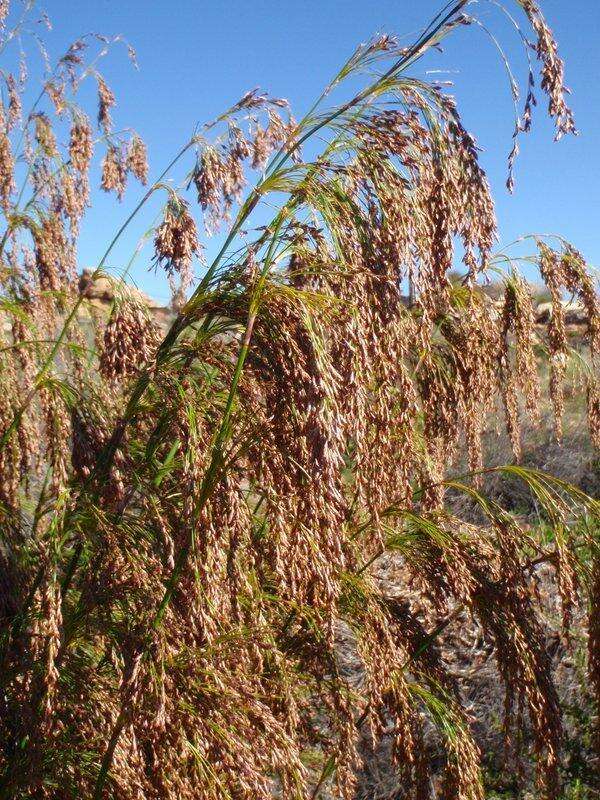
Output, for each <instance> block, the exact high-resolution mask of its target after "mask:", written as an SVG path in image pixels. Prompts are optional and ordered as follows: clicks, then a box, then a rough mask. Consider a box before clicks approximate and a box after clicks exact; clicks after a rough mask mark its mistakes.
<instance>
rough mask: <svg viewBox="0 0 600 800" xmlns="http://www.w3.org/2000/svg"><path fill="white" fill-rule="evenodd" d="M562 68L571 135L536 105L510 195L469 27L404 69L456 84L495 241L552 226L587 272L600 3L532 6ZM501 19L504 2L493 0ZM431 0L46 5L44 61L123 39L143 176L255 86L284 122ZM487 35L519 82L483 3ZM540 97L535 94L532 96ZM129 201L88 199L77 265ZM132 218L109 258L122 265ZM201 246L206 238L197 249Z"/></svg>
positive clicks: (96, 0)
mask: <svg viewBox="0 0 600 800" xmlns="http://www.w3.org/2000/svg"><path fill="white" fill-rule="evenodd" d="M540 1H541V5H542V7H543V9H544V11H545V13H546V17H547V18H548V20H549V22H550V24H551V26H552V27H553V29H554V31H555V33H556V36H557V38H558V41H559V44H560V46H561V53H562V55H563V57H564V59H565V61H566V77H567V83H568V85H569V86H570V87H571V88H572V90H573V96H572V106H573V108H574V111H575V117H576V121H577V124H578V127H579V128H580V130H581V135H580V136H579V137H578V138H577V139H573V138H568V139H564V140H562V141H561V142H559V143H557V144H555V143H554V142H553V141H552V140H553V131H552V126H551V124H550V123H549V122H548V120H547V119H546V118H545V113H544V112H545V103H544V104H543V105H542V102H540V107H539V108H538V113H537V117H536V119H535V121H534V123H535V124H534V128H533V131H532V132H531V134H529V136H527V137H522V139H521V149H522V153H521V156H520V159H519V161H518V164H517V187H516V193H515V195H513V196H510V195H508V194H507V192H506V190H505V188H504V182H505V178H506V154H507V152H508V150H509V149H510V143H511V142H510V137H511V132H512V126H513V117H512V105H511V100H510V95H509V90H508V85H507V81H506V77H505V73H504V70H503V66H502V64H501V61H500V59H499V58H498V56H497V54H496V52H495V50H494V48H493V46H492V45H491V43H490V42H489V40H488V39H487V38H486V37H485V35H484V34H483V33H482V32H481V31H479V30H476V29H474V28H467V29H463V30H460V31H458V32H457V34H454V35H453V36H452V37H450V38H449V39H448V40H446V44H445V46H444V51H445V52H444V54H443V55H441V56H437V55H436V56H435V57H434V58H433V59H430V60H429V61H428V62H427V64H426V65H423V66H419V67H418V68H417V69H418V71H419V74H420V75H421V76H423V75H424V73H425V69H426V68H435V69H437V68H445V69H448V70H449V71H450V74H449V75H448V77H449V78H451V79H452V80H453V81H454V83H455V88H454V89H453V92H454V93H455V94H456V96H457V98H458V101H459V107H460V109H461V110H462V114H463V118H464V119H465V121H466V124H467V127H469V129H470V130H471V131H472V132H474V133H475V134H476V136H477V139H478V141H479V144H480V146H481V147H482V148H483V149H484V152H483V154H482V161H483V164H484V166H485V168H486V169H487V171H488V174H489V177H490V180H491V182H492V186H493V189H494V192H495V196H496V199H497V211H498V220H499V227H500V235H501V241H502V242H508V241H511V240H512V239H514V238H516V237H517V236H519V235H520V234H523V233H529V232H559V233H561V234H562V235H564V236H566V237H567V238H569V239H571V240H572V241H573V242H574V243H575V244H576V246H578V247H579V248H580V249H581V250H582V251H583V252H584V254H585V255H586V256H587V257H588V259H589V260H590V261H592V262H593V263H595V264H597V265H598V264H600V224H599V223H600V157H599V152H598V151H599V145H600V70H599V67H598V42H599V40H600V3H597V2H596V0H569V2H566V1H565V0H540ZM505 2H506V5H507V7H509V8H511V10H513V11H514V9H515V5H516V4H515V3H513V2H512V0H505ZM441 5H442V2H441V0H420V1H418V2H415V0H405V1H404V2H402V0H380V1H379V2H369V1H368V0H346V2H342V0H303V2H286V1H285V0H283V1H282V0H279V1H278V0H252V2H250V1H249V0H230V1H229V2H223V1H221V2H218V1H217V0H203V1H201V0H170V1H169V0H162V1H161V0H126V2H123V0H86V2H84V3H76V2H72V0H47V2H46V8H47V11H48V13H49V15H50V17H51V19H52V20H53V22H54V30H53V32H52V33H50V34H48V43H49V47H50V50H51V53H52V55H59V54H60V52H61V50H62V48H64V46H65V45H66V44H67V43H68V42H69V41H71V40H72V39H74V38H76V37H77V36H78V35H79V34H81V33H82V32H87V31H99V32H102V33H105V34H116V33H121V34H123V35H124V36H125V37H126V38H127V39H128V40H129V41H130V42H131V44H132V45H133V46H134V47H135V49H136V51H137V54H138V60H139V65H140V69H139V71H135V70H133V69H131V68H130V67H129V64H128V62H127V59H126V57H125V55H124V53H123V52H122V51H121V52H115V54H114V55H113V56H111V57H109V58H108V59H107V60H106V62H105V66H104V68H103V72H104V73H105V75H106V77H107V79H108V81H109V83H110V85H111V86H112V87H113V89H114V90H115V92H116V94H117V98H118V107H117V109H115V113H114V117H115V120H116V123H117V126H124V125H132V126H134V127H135V128H136V129H137V130H138V131H139V132H140V134H141V135H142V137H143V138H144V140H145V141H146V142H147V143H148V147H149V154H150V159H151V165H152V167H153V169H152V173H153V174H157V172H158V171H160V169H161V168H162V166H164V165H165V163H166V162H167V161H168V160H169V158H170V156H171V155H172V154H173V153H174V152H175V150H176V149H177V148H178V147H179V146H180V145H181V143H182V142H184V141H185V140H186V138H187V137H188V136H189V134H190V131H191V130H192V128H193V126H194V125H195V123H196V122H197V121H204V120H207V119H210V118H212V117H214V116H215V115H216V114H218V113H219V112H220V111H221V110H223V109H224V108H226V107H227V106H228V105H229V104H231V102H233V101H235V100H236V99H238V98H239V97H240V96H241V95H242V94H243V93H244V92H245V91H246V90H247V89H250V88H253V87H255V86H260V87H261V88H263V89H265V90H267V91H269V93H271V94H273V95H275V96H283V97H286V98H288V99H289V101H290V102H291V104H292V108H293V109H294V112H295V114H296V116H297V117H299V116H301V114H302V112H303V111H304V110H306V109H307V107H308V106H309V104H310V101H311V99H313V98H314V97H315V95H317V94H318V93H319V91H320V89H321V88H322V87H323V85H324V84H325V83H326V82H327V80H328V78H329V77H330V76H331V75H332V74H333V73H334V72H335V71H336V69H337V67H338V66H339V65H340V63H341V62H342V61H343V60H344V59H345V58H346V57H347V55H348V54H349V52H351V51H352V50H353V48H354V47H355V46H356V44H357V43H358V42H360V41H365V40H366V39H368V38H369V37H370V36H371V35H372V34H374V33H378V32H384V31H385V32H390V33H397V34H398V35H400V36H404V35H406V34H413V33H415V32H417V31H418V30H419V28H420V27H422V25H423V24H424V23H425V22H426V21H428V20H429V19H430V18H431V17H432V16H433V14H434V13H435V12H437V10H439V8H440V6H441ZM471 11H472V13H477V14H478V15H479V16H481V17H482V18H484V19H485V21H486V23H487V24H488V25H489V26H490V27H492V28H493V30H494V32H495V33H497V34H498V36H499V38H500V40H501V41H502V43H503V45H505V46H506V50H507V53H508V55H509V58H510V60H511V62H512V63H513V65H514V69H515V72H516V74H517V75H518V76H520V77H521V76H522V77H523V79H524V78H525V63H524V57H523V54H522V50H521V49H520V47H519V43H518V40H517V38H516V35H515V32H514V30H513V29H512V28H511V27H510V26H509V25H508V24H507V23H506V21H505V20H504V19H503V18H502V15H501V14H500V12H499V11H498V10H497V9H493V7H492V6H490V5H489V4H487V3H482V4H478V5H476V6H473V7H472V8H471ZM538 94H539V92H538ZM139 196H140V190H139V189H138V188H137V186H136V187H134V188H133V191H129V192H128V194H127V196H126V198H125V200H124V202H123V204H122V205H121V206H118V204H116V203H115V202H113V200H112V199H110V200H109V199H107V198H104V197H101V198H98V201H97V202H95V207H94V210H93V211H92V212H90V214H89V216H88V218H87V220H86V222H85V224H84V227H83V231H82V238H81V245H80V263H81V265H82V266H85V265H93V264H94V263H95V262H96V261H97V259H98V257H99V255H100V254H101V251H102V245H103V244H104V243H105V242H106V241H107V238H108V236H109V234H111V232H113V231H114V230H115V229H116V228H117V227H118V224H119V222H120V220H121V219H123V218H124V216H125V215H126V214H127V211H128V209H130V208H131V207H132V206H133V205H134V203H135V202H136V200H137V199H138V198H139ZM144 221H145V222H146V225H148V224H149V223H150V221H151V218H148V217H146V218H144V220H141V221H140V224H139V225H137V226H135V227H134V229H133V232H132V234H131V235H129V236H128V237H126V238H125V240H124V242H123V245H122V247H119V248H118V249H117V251H116V252H115V258H114V259H113V260H112V263H113V264H116V263H118V262H119V260H126V259H127V257H128V254H129V253H130V252H131V251H132V249H133V247H134V245H135V241H136V239H137V237H138V236H139V235H140V234H141V233H142V232H143V222H144ZM210 249H211V245H210V244H209V252H210ZM149 257H150V253H149V251H148V253H147V256H146V258H145V259H141V260H140V262H139V264H138V265H137V267H136V269H135V270H134V278H135V281H136V282H137V284H138V285H140V286H141V287H142V288H144V289H146V290H147V291H149V292H151V293H153V294H154V295H155V296H158V297H160V298H162V299H165V298H166V295H167V291H166V288H165V286H164V284H163V283H162V282H161V281H159V280H158V278H156V277H155V276H154V275H153V274H152V273H148V272H147V266H148V260H149Z"/></svg>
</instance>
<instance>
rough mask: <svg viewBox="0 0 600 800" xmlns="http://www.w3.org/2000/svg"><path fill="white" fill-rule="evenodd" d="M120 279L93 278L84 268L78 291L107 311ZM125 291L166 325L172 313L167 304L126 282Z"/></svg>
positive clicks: (116, 292) (93, 304)
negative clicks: (163, 304)
mask: <svg viewBox="0 0 600 800" xmlns="http://www.w3.org/2000/svg"><path fill="white" fill-rule="evenodd" d="M119 285H120V281H119V280H117V279H115V278H111V277H110V275H107V274H103V275H100V276H99V277H96V278H94V273H93V271H92V270H90V269H84V270H83V272H82V273H81V275H80V277H79V292H80V293H81V294H82V295H83V296H84V297H85V298H86V299H87V300H88V301H89V303H90V304H91V305H92V306H94V307H95V308H97V309H99V310H105V311H106V312H108V311H109V310H110V307H111V306H112V304H113V302H114V300H115V298H116V297H117V295H118V292H119ZM127 293H128V294H129V296H131V297H132V298H133V299H134V300H137V302H138V303H139V304H140V305H141V306H144V308H147V309H148V311H149V312H150V314H151V315H152V317H154V319H155V320H156V321H157V322H158V323H159V324H160V325H161V326H163V327H168V325H169V323H170V322H171V321H172V319H173V316H174V313H173V310H172V309H171V308H170V307H169V306H161V305H160V304H159V303H157V301H156V300H155V299H154V298H153V297H150V295H149V294H146V293H145V292H142V291H140V289H137V288H136V287H135V286H131V284H127Z"/></svg>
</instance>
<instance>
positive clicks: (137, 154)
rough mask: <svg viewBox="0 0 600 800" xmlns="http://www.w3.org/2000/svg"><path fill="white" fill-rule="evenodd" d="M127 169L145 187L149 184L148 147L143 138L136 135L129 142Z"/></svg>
mask: <svg viewBox="0 0 600 800" xmlns="http://www.w3.org/2000/svg"><path fill="white" fill-rule="evenodd" d="M127 169H128V170H129V172H131V173H132V174H133V175H135V177H136V178H137V179H138V181H140V183H142V184H143V185H144V186H145V185H146V184H147V182H148V157H147V152H146V145H145V144H144V142H143V141H142V139H141V137H139V136H138V135H137V133H136V134H134V135H133V136H132V138H131V141H130V142H129V148H128V150H127Z"/></svg>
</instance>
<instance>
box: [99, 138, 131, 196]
mask: <svg viewBox="0 0 600 800" xmlns="http://www.w3.org/2000/svg"><path fill="white" fill-rule="evenodd" d="M126 186H127V157H126V154H125V153H124V152H123V149H122V148H120V147H114V146H112V145H111V146H110V147H109V148H108V150H107V151H106V154H105V156H104V159H103V161H102V178H101V181H100V188H101V189H103V190H104V191H105V192H115V193H116V195H117V197H118V198H119V200H122V199H123V195H124V194H125V188H126Z"/></svg>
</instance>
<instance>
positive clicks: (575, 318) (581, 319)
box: [535, 301, 587, 325]
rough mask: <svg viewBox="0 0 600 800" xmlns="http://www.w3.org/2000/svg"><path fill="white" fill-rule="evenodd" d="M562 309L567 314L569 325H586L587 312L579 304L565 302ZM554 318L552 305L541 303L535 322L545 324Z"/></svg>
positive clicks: (536, 312) (566, 321) (566, 318)
mask: <svg viewBox="0 0 600 800" xmlns="http://www.w3.org/2000/svg"><path fill="white" fill-rule="evenodd" d="M562 307H563V309H564V312H565V323H566V324H567V325H584V324H585V322H586V318H587V315H586V312H585V309H584V307H583V306H581V305H579V303H575V302H571V301H563V303H562ZM551 318H552V303H540V304H539V306H538V307H537V308H536V311H535V321H536V322H538V323H539V324H541V325H542V324H545V323H547V322H549V321H550V319H551Z"/></svg>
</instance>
